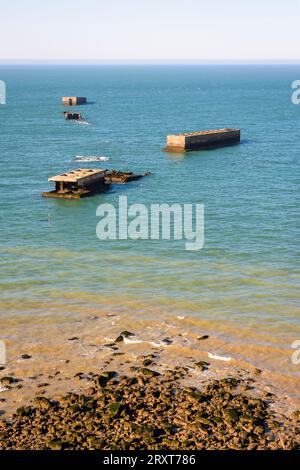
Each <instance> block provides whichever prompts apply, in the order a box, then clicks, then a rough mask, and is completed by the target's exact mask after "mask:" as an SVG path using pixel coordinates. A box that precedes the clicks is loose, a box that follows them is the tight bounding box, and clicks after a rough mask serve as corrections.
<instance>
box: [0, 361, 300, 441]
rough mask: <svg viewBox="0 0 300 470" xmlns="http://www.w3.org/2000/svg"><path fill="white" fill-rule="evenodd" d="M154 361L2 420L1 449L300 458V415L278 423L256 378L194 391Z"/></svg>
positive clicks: (181, 375) (177, 371) (39, 400)
mask: <svg viewBox="0 0 300 470" xmlns="http://www.w3.org/2000/svg"><path fill="white" fill-rule="evenodd" d="M152 359H153V358H152V357H151V355H149V356H148V357H144V358H143V360H142V362H141V364H140V365H139V366H138V367H132V368H131V373H130V374H128V375H120V374H118V373H117V372H115V371H103V372H102V373H100V375H99V374H93V376H91V377H90V382H89V384H90V386H89V388H87V389H86V391H85V392H84V393H82V394H76V393H73V392H70V393H68V394H66V395H65V396H63V397H61V398H59V399H57V400H52V399H48V398H46V397H45V396H36V398H35V399H34V403H33V404H30V405H28V406H22V407H20V408H19V409H17V411H16V413H14V415H13V416H12V419H11V420H8V419H2V421H1V422H0V449H1V450H9V449H17V450H25V449H26V450H28V449H29V450H36V449H37V450H72V449H75V450H80V449H82V450H84V449H91V450H92V449H107V450H122V449H124V450H142V449H148V450H150V449H151V450H161V449H170V450H175V449H183V450H196V449H197V450H202V449H219V450H225V449H245V450H256V449H272V450H275V449H284V450H296V449H298V450H300V412H294V413H293V415H291V416H290V417H284V416H282V415H281V416H279V415H276V414H275V412H274V411H273V409H272V397H271V396H270V397H266V399H262V398H257V397H255V396H251V383H252V379H251V377H249V378H240V377H232V376H228V377H227V378H223V379H220V380H215V379H212V380H211V381H210V382H208V383H207V384H206V385H203V386H201V387H199V388H196V387H190V386H186V385H184V379H185V376H186V375H187V374H188V368H185V367H177V368H174V369H173V370H167V371H164V373H159V372H157V371H156V370H154V369H155V367H153V361H152ZM200 366H201V364H200V365H199V367H200ZM202 367H205V364H204V363H203V364H202ZM7 385H8V386H9V384H7ZM270 395H271V394H270Z"/></svg>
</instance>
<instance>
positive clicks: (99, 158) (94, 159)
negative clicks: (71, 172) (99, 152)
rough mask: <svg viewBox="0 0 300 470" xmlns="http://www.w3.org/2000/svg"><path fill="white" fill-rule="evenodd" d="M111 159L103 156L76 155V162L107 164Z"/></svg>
mask: <svg viewBox="0 0 300 470" xmlns="http://www.w3.org/2000/svg"><path fill="white" fill-rule="evenodd" d="M107 160H109V157H102V156H93V155H90V156H87V157H84V156H82V155H76V157H75V160H74V161H76V162H107Z"/></svg>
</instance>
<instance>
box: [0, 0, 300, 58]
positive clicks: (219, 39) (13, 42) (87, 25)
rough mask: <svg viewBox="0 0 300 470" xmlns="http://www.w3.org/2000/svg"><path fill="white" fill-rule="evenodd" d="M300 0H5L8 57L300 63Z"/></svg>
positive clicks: (0, 49)
mask: <svg viewBox="0 0 300 470" xmlns="http://www.w3.org/2000/svg"><path fill="white" fill-rule="evenodd" d="M299 23H300V0H249V1H248V0H44V1H43V0H0V61H1V62H9V61H16V62H26V61H32V62H39V61H44V62H47V61H50V62H75V63H76V62H81V61H86V62H90V63H93V62H108V63H110V62H119V61H121V62H125V63H126V62H128V63H131V62H133V63H135V62H148V61H149V62H158V63H160V62H175V63H176V62H181V61H185V62H191V63H193V62H219V61H221V62H235V61H244V62H277V61H286V62H300V26H299Z"/></svg>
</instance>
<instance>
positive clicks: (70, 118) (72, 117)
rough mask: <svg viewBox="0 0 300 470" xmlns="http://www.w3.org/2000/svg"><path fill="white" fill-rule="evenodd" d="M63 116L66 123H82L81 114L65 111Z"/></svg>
mask: <svg viewBox="0 0 300 470" xmlns="http://www.w3.org/2000/svg"><path fill="white" fill-rule="evenodd" d="M64 115H65V119H66V120H67V121H82V114H81V113H68V112H66V111H65V112H64Z"/></svg>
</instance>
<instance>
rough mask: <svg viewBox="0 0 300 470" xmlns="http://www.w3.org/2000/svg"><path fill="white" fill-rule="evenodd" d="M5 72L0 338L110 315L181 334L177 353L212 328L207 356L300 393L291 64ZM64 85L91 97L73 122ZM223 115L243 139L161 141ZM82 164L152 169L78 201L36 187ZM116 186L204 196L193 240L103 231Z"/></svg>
mask: <svg viewBox="0 0 300 470" xmlns="http://www.w3.org/2000/svg"><path fill="white" fill-rule="evenodd" d="M0 79H1V80H3V81H5V83H6V93H7V97H6V104H5V105H0V175H1V183H0V201H1V202H0V204H1V210H0V219H1V226H0V235H1V246H0V264H1V273H0V292H1V301H0V325H1V331H0V339H2V340H4V341H7V342H8V343H9V344H12V343H13V342H14V341H17V338H19V340H21V338H22V334H23V326H24V321H25V320H26V322H27V323H26V325H31V326H30V331H32V334H31V336H30V337H29V338H30V339H29V340H28V337H27V342H28V341H29V342H32V344H35V343H39V341H40V339H39V338H37V337H36V335H35V329H34V326H35V325H36V323H37V322H39V321H40V320H41V319H42V320H43V325H44V326H43V328H44V332H45V329H47V322H49V324H50V323H51V324H53V322H54V323H57V324H59V322H63V321H64V319H65V318H67V319H68V321H70V322H72V318H73V316H74V318H75V317H76V315H78V314H79V312H80V315H82V316H83V318H84V315H91V314H93V315H96V314H97V312H106V314H115V315H118V316H119V317H120V318H122V317H124V318H126V319H127V320H128V321H129V322H131V323H130V324H131V325H132V327H133V328H135V333H136V335H137V336H138V337H141V338H143V335H145V334H147V331H149V329H150V328H151V335H152V341H157V340H161V339H162V336H163V337H165V336H166V334H167V335H168V332H169V335H170V336H172V335H173V337H175V336H176V335H177V339H178V341H177V343H176V341H175V343H176V348H177V349H176V355H175V356H176V357H180V355H181V354H187V355H188V354H189V352H188V350H189V347H190V348H191V349H193V348H195V347H196V339H197V337H198V336H201V335H208V336H210V337H211V338H213V340H214V342H213V343H212V346H207V348H208V352H209V353H210V354H211V355H214V356H216V357H217V358H219V359H220V361H221V360H222V358H223V359H227V360H228V361H229V360H231V361H232V363H233V364H234V363H236V364H239V366H241V367H244V368H246V369H247V368H259V369H260V370H262V371H264V372H265V373H266V375H268V377H269V379H270V382H272V380H274V381H275V380H277V381H278V383H280V384H281V387H282V390H283V392H284V393H286V394H288V395H289V396H295V397H296V396H298V397H299V396H300V392H299V383H300V380H299V379H300V354H297V352H298V351H299V349H300V308H299V306H300V304H299V300H300V290H299V278H300V275H299V205H300V201H299V179H300V176H299V151H300V105H299V106H297V105H295V104H293V103H292V99H291V97H292V93H293V89H292V83H293V81H294V80H297V79H300V66H299V65H22V66H21V65H1V66H0ZM62 96H86V97H87V98H88V103H87V105H85V106H81V107H77V108H74V109H77V110H79V111H80V112H81V113H82V115H83V118H84V122H82V123H80V124H79V123H78V122H67V121H66V120H65V119H64V115H63V112H64V111H65V110H66V107H64V106H62V104H61V97H62ZM224 127H234V128H239V129H241V143H240V145H234V146H230V147H224V148H218V149H212V150H203V151H192V152H188V153H184V154H180V153H167V152H165V151H163V148H164V147H165V145H166V136H167V135H168V134H176V133H181V132H195V131H199V130H208V129H217V128H224ZM76 155H80V156H94V155H96V156H100V155H101V156H106V157H108V158H109V160H107V161H102V162H86V163H84V162H80V163H78V162H74V159H75V157H76ZM78 167H80V168H101V169H102V168H103V169H117V170H124V171H134V172H136V173H143V172H146V171H148V172H151V175H149V176H147V177H145V178H143V179H140V180H137V181H133V182H130V183H128V184H124V185H112V187H111V189H110V190H109V191H107V192H105V193H103V194H97V195H95V196H93V197H90V198H85V199H81V200H62V199H45V198H43V197H41V193H42V192H43V191H49V189H50V188H51V184H50V183H49V182H48V178H49V177H51V176H53V175H57V174H60V173H62V172H65V171H68V170H72V169H75V168H78ZM120 196H127V198H128V204H129V205H131V204H143V205H145V206H146V207H148V208H149V207H150V206H151V204H170V205H171V204H174V203H179V204H193V205H195V204H203V205H204V245H203V248H202V249H201V250H198V251H188V250H186V249H185V243H184V240H174V239H172V238H171V239H170V240H163V239H158V240H152V239H137V240H132V239H122V240H120V239H118V238H117V239H115V240H100V239H99V238H98V237H97V235H96V227H97V223H98V222H99V217H97V215H96V211H97V207H98V206H99V205H100V204H106V203H108V204H112V205H113V206H114V207H116V208H118V204H119V197H120ZM28 322H29V323H28ZM166 329H167V330H166ZM180 337H184V338H185V342H184V343H181V342H180ZM189 339H190V343H189ZM52 341H53V343H55V338H53V339H52ZM203 344H204V343H203ZM207 344H208V345H209V343H207ZM7 354H8V356H9V349H8V351H7Z"/></svg>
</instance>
